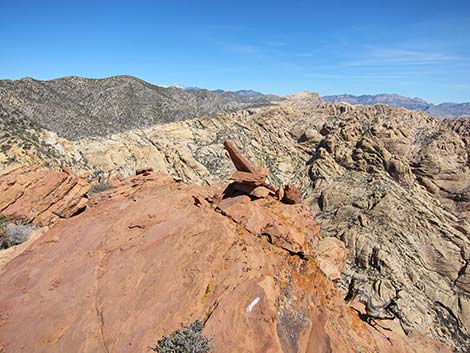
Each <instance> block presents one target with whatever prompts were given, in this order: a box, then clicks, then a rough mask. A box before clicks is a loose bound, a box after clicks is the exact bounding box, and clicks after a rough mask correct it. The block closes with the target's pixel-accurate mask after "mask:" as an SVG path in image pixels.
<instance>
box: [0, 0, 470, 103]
mask: <svg viewBox="0 0 470 353" xmlns="http://www.w3.org/2000/svg"><path fill="white" fill-rule="evenodd" d="M121 74H128V75H134V76H137V77H140V78H142V79H144V80H146V81H149V82H151V83H154V84H161V85H172V84H181V85H186V86H198V87H203V88H208V89H216V88H221V89H227V90H236V89H255V90H259V91H262V92H265V93H268V92H270V93H277V94H289V93H293V92H296V91H301V90H310V91H318V92H320V93H321V94H322V95H327V94H340V93H351V94H376V93H399V94H402V95H406V96H412V97H415V96H418V97H422V98H424V99H426V100H429V101H431V102H433V103H440V102H443V101H453V102H464V101H470V0H445V1H441V0H427V1H421V0H417V1H416V0H415V1H413V0H408V1H402V0H388V1H383V0H367V1H360V0H357V1H337V0H328V1H300V0H291V1H287V0H285V1H276V0H270V1H264V0H262V1H255V0H251V1H245V0H237V1H224V0H217V1H204V0H201V1H198V0H191V1H189V0H188V1H186V0H167V1H158V0H154V1H131V0H129V1H125V2H121V1H119V0H114V1H98V0H96V1H83V0H75V1H67V0H62V1H47V0H38V1H23V0H0V78H2V79H19V78H22V77H26V76H30V77H33V78H37V79H51V78H56V77H61V76H70V75H77V76H86V77H107V76H112V75H121Z"/></svg>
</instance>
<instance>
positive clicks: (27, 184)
mask: <svg viewBox="0 0 470 353" xmlns="http://www.w3.org/2000/svg"><path fill="white" fill-rule="evenodd" d="M89 189H90V186H89V184H88V182H87V181H86V180H85V179H82V178H79V177H77V176H75V175H74V174H72V173H71V172H58V171H51V170H45V169H39V168H20V169H15V170H13V171H11V172H9V173H8V174H4V175H2V176H0V213H2V214H3V215H5V216H7V217H9V218H11V219H13V220H21V221H23V222H26V223H30V222H33V223H34V224H36V225H41V226H48V225H51V224H54V223H56V222H57V221H58V220H59V219H61V218H69V217H71V216H73V215H75V214H77V213H78V212H81V211H83V210H84V208H85V207H86V205H87V202H88V199H87V198H86V194H87V192H88V191H89Z"/></svg>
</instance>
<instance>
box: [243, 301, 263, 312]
mask: <svg viewBox="0 0 470 353" xmlns="http://www.w3.org/2000/svg"><path fill="white" fill-rule="evenodd" d="M259 300H260V297H256V298H255V299H254V300H253V301H252V302H251V303H250V305H248V307H247V308H246V313H247V314H248V313H251V311H252V310H253V308H254V307H255V306H256V304H258V303H259Z"/></svg>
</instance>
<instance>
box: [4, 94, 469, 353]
mask: <svg viewBox="0 0 470 353" xmlns="http://www.w3.org/2000/svg"><path fill="white" fill-rule="evenodd" d="M304 100H306V101H304ZM312 103H313V102H312V99H310V98H309V97H307V98H305V97H303V96H302V95H301V96H300V97H299V96H295V97H291V98H289V99H288V100H287V101H285V102H282V103H281V104H280V105H278V106H275V107H269V108H260V109H250V110H249V111H240V112H237V113H231V114H224V115H221V116H218V117H216V118H198V119H192V120H186V121H181V122H175V123H170V124H164V125H158V126H153V127H148V128H146V129H137V130H132V131H128V132H126V133H122V134H116V135H113V136H111V137H109V138H102V137H98V138H86V139H81V140H77V141H73V142H72V141H67V140H64V139H61V138H58V137H57V136H55V135H54V134H53V133H51V132H49V131H45V130H42V129H40V128H37V127H34V126H30V125H24V126H26V127H24V129H25V130H26V131H28V132H29V133H30V134H31V136H36V138H34V137H22V135H20V134H18V133H15V131H13V130H12V129H10V130H8V133H9V134H10V135H11V136H13V137H11V138H12V139H13V140H14V141H15V142H14V143H13V145H12V146H14V147H12V148H10V149H8V150H7V151H5V152H3V153H2V152H0V165H1V166H2V167H1V168H2V170H9V169H11V168H14V167H15V166H18V165H23V164H25V165H28V164H30V163H32V162H34V163H38V162H39V163H43V164H47V165H50V166H51V167H53V168H57V169H60V168H62V167H63V166H69V167H71V168H72V169H73V170H74V171H75V172H76V173H77V174H80V175H81V174H82V173H89V175H90V178H92V179H94V180H99V179H101V180H107V178H108V177H109V176H119V177H124V176H129V175H134V174H135V171H136V169H139V168H143V167H147V166H150V167H152V168H153V169H154V170H155V171H156V172H164V173H168V174H171V175H172V176H173V177H175V178H176V179H178V180H180V181H184V182H192V183H198V184H203V185H213V184H216V183H218V182H220V181H221V180H228V179H229V177H230V176H231V175H232V171H233V167H232V165H231V163H230V161H229V160H228V159H225V158H224V155H225V151H224V148H223V142H224V141H225V140H226V139H231V140H233V141H235V142H236V143H237V146H238V147H239V148H240V149H241V150H242V152H243V153H244V154H245V156H246V157H247V158H248V159H249V160H250V161H251V162H253V165H256V166H262V167H265V168H267V169H268V170H269V171H270V174H269V175H268V176H267V177H266V180H265V181H266V183H268V184H269V185H272V186H273V187H275V188H277V197H278V198H281V199H282V198H283V197H284V194H285V192H284V189H283V188H281V186H282V185H287V184H294V185H296V186H297V188H298V190H299V192H300V194H301V195H302V197H303V198H304V202H307V203H308V204H310V205H311V206H312V207H313V208H315V211H316V212H317V215H318V217H317V220H318V222H319V223H320V224H321V233H322V236H323V237H336V238H338V239H342V240H343V241H344V242H345V243H346V245H347V248H348V261H347V264H346V266H345V268H344V272H343V274H342V280H341V281H339V285H340V286H341V287H342V288H344V290H346V288H348V286H349V284H350V282H351V279H352V278H356V279H357V281H356V283H358V285H359V286H360V287H361V288H362V289H364V290H365V291H366V292H367V293H368V294H369V295H370V296H371V297H373V298H374V299H373V300H374V301H376V302H377V303H381V302H385V301H387V300H388V299H389V298H390V296H391V295H392V294H394V293H395V291H396V290H397V289H402V291H401V296H402V298H401V299H400V300H398V307H399V310H400V316H401V324H402V325H403V327H404V328H405V329H406V330H407V331H410V332H411V331H413V330H419V331H423V332H425V333H426V335H428V336H431V337H434V338H438V339H440V340H442V341H444V342H446V343H447V344H449V345H451V346H452V347H453V348H454V349H455V350H457V351H461V352H465V351H466V350H467V347H468V346H469V344H470V343H469V342H470V341H469V330H470V321H469V320H470V304H469V303H470V293H469V287H468V286H469V278H470V276H469V271H470V267H469V266H468V261H469V259H470V258H469V248H470V247H469V230H470V226H469V223H468V219H469V217H468V216H469V200H470V196H469V195H470V194H469V183H470V177H469V166H470V163H469V148H470V147H469V146H470V144H469V137H468V136H470V133H469V131H470V130H469V124H468V121H469V120H468V119H465V118H461V119H458V120H455V121H438V120H435V119H433V118H431V117H429V116H427V115H426V114H424V113H420V112H411V111H408V110H406V109H402V108H393V107H388V106H384V105H376V106H351V105H349V104H326V103H322V102H314V104H312ZM0 112H1V111H0ZM15 121H16V120H15ZM18 121H20V122H22V121H23V120H21V119H20V120H18ZM21 126H23V125H21ZM20 128H21V129H23V127H20ZM28 136H29V135H28ZM25 138H28V140H27V141H26V140H25ZM35 140H38V141H39V142H38V143H36V142H35ZM25 144H29V145H31V147H30V149H25V148H24V147H23V146H24V145H25ZM44 151H45V152H44ZM51 151H53V153H52V152H51ZM2 156H3V157H2ZM238 177H239V178H245V177H246V175H243V174H239V175H237V178H238ZM239 180H241V179H239ZM259 192H260V193H257V195H261V196H262V197H266V196H267V195H269V192H268V194H266V190H264V191H263V190H259ZM281 194H282V197H280V196H281ZM263 195H264V196H263ZM200 201H201V202H203V200H200ZM333 277H335V276H333Z"/></svg>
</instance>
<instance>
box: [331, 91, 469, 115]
mask: <svg viewBox="0 0 470 353" xmlns="http://www.w3.org/2000/svg"><path fill="white" fill-rule="evenodd" d="M322 99H323V100H325V101H326V102H329V103H340V102H344V103H349V104H354V105H357V104H364V105H374V104H387V105H391V106H394V107H403V108H406V109H411V110H420V111H423V112H425V113H428V114H429V115H432V116H435V117H440V118H458V117H460V116H467V115H470V103H468V102H465V103H452V102H444V103H439V104H433V103H430V102H427V101H426V100H424V99H422V98H419V97H414V98H410V97H406V96H402V95H399V94H396V93H392V94H390V93H380V94H374V95H369V94H364V95H360V96H355V95H352V94H347V93H345V94H339V95H328V96H322Z"/></svg>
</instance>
